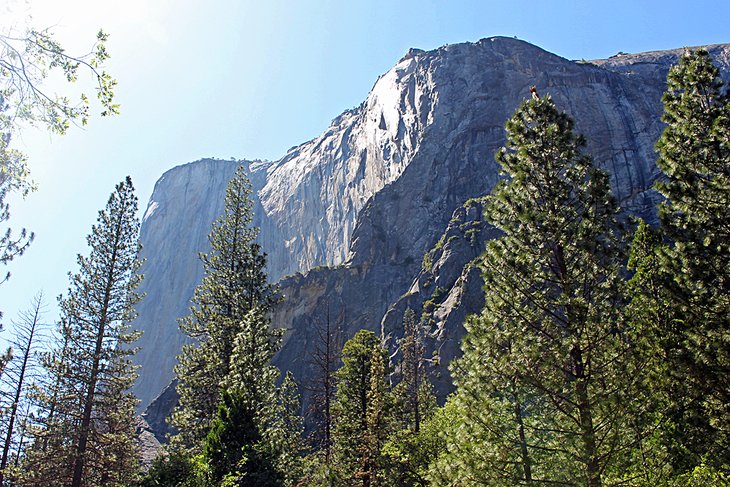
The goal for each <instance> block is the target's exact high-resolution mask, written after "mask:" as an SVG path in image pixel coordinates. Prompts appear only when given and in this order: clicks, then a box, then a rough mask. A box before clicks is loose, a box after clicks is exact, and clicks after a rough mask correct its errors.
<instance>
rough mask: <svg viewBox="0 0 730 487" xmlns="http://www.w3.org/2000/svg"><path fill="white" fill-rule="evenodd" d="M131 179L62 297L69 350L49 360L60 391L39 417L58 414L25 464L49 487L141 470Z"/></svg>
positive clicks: (95, 231) (120, 480) (111, 481)
mask: <svg viewBox="0 0 730 487" xmlns="http://www.w3.org/2000/svg"><path fill="white" fill-rule="evenodd" d="M136 213H137V198H136V196H135V195H134V188H133V186H132V181H131V179H130V178H129V177H127V179H126V180H125V181H123V182H121V183H119V184H118V185H117V187H116V189H115V191H114V192H113V193H112V194H111V196H110V198H109V201H108V202H107V205H106V208H105V209H104V210H102V211H101V212H99V218H98V220H97V224H96V225H94V226H93V227H92V232H91V234H90V235H89V236H88V237H87V243H88V245H89V247H90V253H89V256H88V257H83V256H79V257H78V262H79V267H80V270H79V273H78V274H74V275H71V276H70V280H71V284H70V288H69V290H68V293H67V296H66V297H64V298H62V299H60V301H59V306H60V308H61V314H62V317H61V327H60V332H61V333H63V334H64V335H65V336H64V337H63V340H64V342H65V343H66V344H67V346H66V349H67V350H68V352H70V353H67V352H65V351H64V352H63V353H62V354H61V355H62V356H63V361H56V360H53V361H50V362H49V363H48V365H49V370H48V373H49V375H50V376H51V378H52V380H51V381H50V383H53V384H55V385H56V386H57V390H52V391H48V394H46V395H45V396H42V397H45V398H46V399H48V400H49V402H47V403H45V404H40V410H39V414H40V415H42V416H49V415H51V414H52V415H53V416H54V419H53V420H51V421H47V422H45V424H44V426H45V428H47V430H41V431H38V432H36V433H35V434H34V444H33V450H34V451H33V453H32V454H31V455H30V458H29V460H30V461H31V462H35V463H34V464H31V463H28V464H27V468H28V469H29V470H30V469H34V470H33V471H29V474H30V476H31V478H32V479H33V480H34V481H35V482H39V483H41V484H43V485H61V484H63V485H71V486H73V487H79V486H81V485H125V484H127V483H129V481H130V480H131V479H132V478H133V477H134V476H135V475H136V472H137V452H136V443H135V441H134V407H135V404H136V399H135V398H134V397H133V396H132V395H131V394H130V393H129V392H127V391H128V390H129V388H130V387H131V386H132V384H133V383H134V381H135V379H136V373H135V368H134V366H133V364H132V362H131V360H130V356H131V355H132V354H133V353H134V351H135V350H134V349H133V348H131V347H130V344H131V343H132V342H133V341H134V340H135V339H136V338H137V337H138V334H137V333H132V332H130V331H129V322H130V321H131V320H132V318H133V317H134V308H133V306H134V304H135V303H136V302H137V301H138V300H139V295H138V294H136V293H135V288H136V287H137V285H138V283H139V281H140V279H141V276H139V275H138V274H137V269H138V268H139V261H138V260H137V253H138V250H139V245H138V243H137V235H138V232H139V220H138V219H137V216H136Z"/></svg>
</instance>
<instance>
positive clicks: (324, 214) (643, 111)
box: [135, 38, 730, 407]
mask: <svg viewBox="0 0 730 487" xmlns="http://www.w3.org/2000/svg"><path fill="white" fill-rule="evenodd" d="M710 51H711V53H712V54H713V57H714V59H715V60H716V61H717V62H718V64H720V66H721V69H722V70H723V73H724V74H727V73H728V72H730V70H729V69H728V67H729V66H730V46H728V45H719V46H711V48H710ZM679 54H681V51H679V50H677V51H664V52H658V53H646V54H635V55H622V56H618V57H614V58H611V59H609V60H603V61H594V62H591V63H577V62H573V61H569V60H566V59H563V58H561V57H558V56H555V55H553V54H550V53H548V52H546V51H544V50H542V49H540V48H538V47H535V46H532V45H530V44H527V43H525V42H522V41H518V40H515V39H509V38H490V39H483V40H481V41H479V42H476V43H465V44H455V45H449V46H445V47H442V48H440V49H437V50H434V51H429V52H423V51H418V50H411V51H409V53H408V54H407V55H406V56H405V57H404V58H403V59H402V60H401V61H400V62H399V63H398V64H397V65H396V66H395V67H393V68H392V69H391V70H390V71H388V72H387V73H386V74H384V75H382V76H381V77H380V78H379V79H378V81H377V82H376V83H375V86H374V87H373V90H372V91H371V93H370V95H369V96H368V98H367V100H365V102H363V104H362V105H360V106H359V107H357V108H355V109H353V110H350V111H347V112H345V113H343V114H342V115H341V116H339V117H338V118H336V119H335V120H334V121H333V122H332V124H331V125H330V127H329V128H328V129H327V130H326V131H325V133H324V134H323V135H321V136H320V137H318V138H317V139H314V140H312V141H309V142H307V143H305V144H302V145H301V146H298V147H295V148H293V149H291V150H290V151H289V153H288V154H287V155H286V156H284V157H283V158H282V159H281V160H279V161H276V162H262V161H257V162H245V161H243V164H244V165H245V166H246V167H247V168H248V171H249V175H250V177H251V179H252V183H253V186H254V189H255V191H256V193H257V197H256V201H255V203H256V205H255V208H256V212H257V217H256V222H255V223H256V224H257V225H258V226H259V227H260V228H261V235H260V238H259V240H260V242H261V243H262V245H263V246H264V249H265V250H266V252H267V253H268V254H269V272H270V277H271V278H272V280H278V279H279V278H281V277H282V276H283V275H284V274H291V273H293V272H305V274H303V275H302V274H299V273H297V274H295V275H293V276H290V277H286V278H284V279H282V280H281V282H280V285H281V290H282V294H284V296H285V300H284V301H283V302H282V303H281V305H280V306H279V308H278V309H277V310H276V312H275V314H274V317H273V318H274V324H275V325H276V326H282V327H285V328H287V329H289V330H290V331H289V332H288V333H287V335H286V337H285V341H284V346H283V348H282V350H281V352H280V353H279V354H278V355H277V357H276V363H277V365H279V366H280V367H281V368H282V370H287V369H288V370H292V371H293V372H294V373H295V375H296V376H297V378H298V379H300V380H304V381H305V382H306V378H307V376H309V375H311V373H312V370H311V366H310V364H309V359H308V357H309V356H311V352H312V350H313V349H314V347H315V346H316V336H317V333H316V332H315V330H314V329H313V326H314V324H316V323H322V322H323V321H324V320H325V313H326V310H327V309H328V308H329V313H330V315H331V316H341V317H343V320H344V329H343V332H344V338H345V339H347V338H349V337H351V336H352V335H354V333H355V331H356V330H358V329H360V328H368V329H371V330H375V331H381V329H382V330H383V331H384V332H385V333H386V334H392V335H393V336H397V335H398V333H399V331H398V329H399V322H400V319H401V317H402V312H403V311H404V310H405V308H406V307H408V306H410V307H414V308H419V307H420V306H422V305H423V303H424V302H425V301H427V300H429V299H430V298H431V296H432V293H433V289H431V290H428V289H425V287H424V283H425V281H424V280H423V279H425V277H424V276H425V274H424V272H423V270H422V269H421V267H422V266H421V264H422V261H423V255H424V253H425V252H426V251H428V250H429V249H431V248H432V247H434V245H435V244H436V242H437V241H438V240H439V237H440V236H441V235H442V234H443V233H444V231H445V229H446V234H447V240H448V239H449V238H450V237H449V236H454V237H457V238H454V239H451V241H450V242H445V245H444V246H443V247H442V249H441V253H440V254H439V255H438V259H437V262H434V263H433V264H434V265H433V267H432V269H430V270H428V273H430V277H429V278H430V279H431V280H432V281H433V282H436V281H439V282H442V283H443V285H441V284H438V285H437V286H436V287H442V288H443V289H444V291H443V292H442V293H445V294H442V297H443V299H444V301H443V302H439V304H440V305H441V306H439V307H438V309H436V310H433V311H434V313H432V314H433V316H432V319H433V322H434V327H435V328H434V329H435V330H437V331H438V335H439V336H440V337H441V341H440V342H439V343H438V344H437V345H434V346H439V347H441V352H440V356H441V358H442V360H441V364H442V366H443V364H444V363H445V362H446V360H445V359H448V358H451V357H453V356H455V355H456V354H457V353H458V344H459V340H458V338H459V337H460V336H461V328H460V326H461V322H462V321H463V317H464V316H466V314H468V313H471V312H475V311H477V310H478V309H479V306H481V304H480V303H481V301H480V299H479V291H480V290H481V284H479V276H478V271H476V270H474V269H466V270H464V265H465V264H466V263H467V262H469V261H470V260H471V259H472V258H473V256H476V255H477V254H478V252H479V251H480V250H481V248H483V247H482V246H483V241H484V239H485V238H492V236H493V234H492V233H490V231H488V230H487V229H486V228H485V227H484V226H483V224H482V223H480V219H479V218H478V216H479V215H478V213H480V211H477V210H475V209H474V208H475V207H474V206H472V207H467V206H465V207H462V206H461V205H462V204H463V203H464V202H465V201H466V200H468V199H469V198H473V197H478V196H481V195H483V194H485V193H486V192H488V191H489V190H490V189H491V188H492V186H493V185H494V183H495V182H496V181H497V179H498V177H499V176H498V169H497V164H496V162H494V152H495V150H497V149H498V148H499V147H500V146H501V145H503V143H504V139H505V131H504V124H505V121H506V120H507V118H508V117H509V116H510V115H511V114H512V113H513V112H514V110H515V109H516V108H517V106H518V105H519V103H520V101H522V100H523V99H525V98H526V97H527V96H529V87H530V86H532V85H535V86H536V87H537V90H538V92H539V93H540V95H541V96H546V95H550V96H552V97H553V99H554V100H555V101H556V104H557V105H558V107H559V108H560V109H562V110H565V111H566V112H568V113H569V114H570V115H571V116H572V117H573V118H574V119H575V120H576V130H577V131H578V132H581V133H583V134H584V135H585V136H586V138H587V139H588V145H587V147H586V152H587V153H589V154H591V155H592V156H593V158H594V161H595V162H596V163H597V164H598V165H599V166H601V167H603V168H604V169H606V170H607V171H608V172H609V173H610V174H611V183H612V186H613V189H614V192H615V195H616V197H617V198H618V199H619V201H620V202H621V204H622V205H623V206H624V207H625V208H627V209H628V210H629V211H630V212H631V213H633V214H639V215H642V216H645V217H647V218H649V219H650V220H651V219H653V213H652V209H653V207H654V205H655V203H656V202H657V200H658V197H657V195H656V194H655V193H654V192H653V191H652V190H651V189H650V188H651V185H652V183H653V181H654V179H655V178H656V177H657V175H658V172H657V169H656V167H655V164H654V161H655V154H654V150H653V147H654V143H655V141H656V140H657V138H658V137H659V134H660V133H661V130H662V125H661V123H660V121H659V117H660V114H661V102H660V99H661V94H662V92H663V90H664V79H665V77H666V71H667V69H668V67H669V65H670V64H671V63H673V62H676V59H677V56H678V55H679ZM239 163H240V162H239V161H214V160H205V161H198V162H196V163H192V164H188V165H185V166H180V167H177V168H174V169H172V170H170V171H168V172H167V173H165V175H164V176H163V177H162V179H161V180H160V181H159V182H158V183H157V185H156V187H155V190H154V193H153V195H152V198H151V201H150V204H149V206H148V210H147V214H146V215H145V219H144V221H143V224H142V234H141V240H142V244H143V246H144V250H143V256H144V257H145V258H146V259H147V260H146V262H145V264H144V268H143V272H144V273H145V280H144V281H143V289H142V290H143V291H145V292H147V298H145V300H143V301H142V302H141V303H140V305H139V306H138V311H139V318H138V320H137V322H136V324H137V327H138V328H139V329H142V330H144V331H145V335H144V337H143V338H142V340H141V341H140V343H139V344H140V346H142V347H143V348H142V350H141V352H140V353H139V354H138V356H137V358H136V360H137V362H138V363H139V364H141V365H142V369H141V371H140V374H141V377H140V381H139V382H138V384H137V386H136V389H135V392H136V393H137V394H138V396H139V397H140V398H141V399H142V406H143V407H144V406H146V405H147V404H149V402H150V401H151V400H152V399H153V398H154V397H155V396H156V395H157V394H159V393H160V392H161V391H162V389H163V388H164V386H165V385H166V384H168V383H169V381H170V379H171V378H172V367H173V365H174V363H175V355H176V354H177V352H178V351H179V349H180V346H181V345H182V343H183V337H182V336H181V335H180V333H179V331H178V328H177V323H176V321H175V320H176V318H177V317H179V316H182V315H184V314H186V313H187V307H188V305H189V298H190V296H191V295H192V290H193V289H194V287H195V285H196V284H197V283H198V282H199V280H200V277H201V266H200V264H199V262H198V261H197V258H196V254H197V252H198V251H205V250H206V249H207V234H208V232H209V229H210V224H211V222H212V221H213V219H214V218H215V217H216V216H217V215H218V214H219V213H220V211H221V209H222V204H223V195H224V191H225V185H226V182H227V180H228V179H229V178H230V176H231V175H232V174H233V171H234V170H235V168H236V167H237V165H238V164H239ZM459 208H461V209H459ZM460 211H461V213H459V212H460ZM455 212H456V213H455ZM452 219H455V220H456V221H459V220H460V219H461V220H463V222H462V223H459V224H458V225H457V227H454V223H453V222H452V225H451V226H450V227H449V222H450V221H451V220H452ZM467 223H469V224H470V225H474V226H479V229H480V232H479V238H478V239H477V241H476V242H477V244H476V245H477V246H476V247H475V246H474V244H473V243H471V242H472V237H473V236H474V233H472V234H470V235H469V236H467V235H466V234H464V233H463V232H462V234H461V235H457V233H458V232H460V231H462V230H461V229H460V228H459V225H465V224H467ZM464 228H466V227H464ZM449 232H451V233H449ZM467 241H468V242H469V243H466V242H467ZM432 257H433V258H436V255H435V254H434V256H432ZM320 265H327V266H331V268H316V269H313V267H315V266H320ZM434 272H435V274H434ZM457 280H458V281H459V286H460V288H459V289H462V290H461V291H459V290H458V289H457V287H458V286H457V287H455V286H456V283H457ZM455 293H461V294H460V295H458V296H457V294H455ZM404 294H407V295H406V296H405V297H403V298H401V297H402V296H403V295H404ZM439 299H441V297H439ZM391 306H393V309H392V310H391V311H390V312H388V310H389V308H390V307H391ZM472 308H473V309H472ZM417 311H418V309H417ZM442 377H445V378H444V379H443V380H442V381H441V382H440V385H439V391H440V392H441V393H445V392H446V391H447V390H448V380H447V378H446V377H447V376H445V375H442Z"/></svg>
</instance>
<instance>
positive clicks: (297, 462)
mask: <svg viewBox="0 0 730 487" xmlns="http://www.w3.org/2000/svg"><path fill="white" fill-rule="evenodd" d="M276 396H277V403H276V410H275V414H274V418H273V421H272V423H271V425H270V427H269V433H268V435H267V436H268V437H269V442H270V443H271V445H272V446H273V448H274V452H275V454H276V468H277V470H278V471H279V472H281V474H282V476H283V478H284V485H287V486H295V485H299V484H298V482H299V480H300V479H301V478H302V476H303V464H302V460H303V452H304V440H303V435H304V421H303V418H302V415H301V409H302V404H301V400H300V395H299V386H298V385H297V383H296V380H294V375H293V374H292V373H291V372H290V371H287V373H286V374H285V375H284V380H283V381H282V383H281V386H279V388H278V390H277V394H276Z"/></svg>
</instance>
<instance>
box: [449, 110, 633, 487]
mask: <svg viewBox="0 0 730 487" xmlns="http://www.w3.org/2000/svg"><path fill="white" fill-rule="evenodd" d="M572 130H573V122H572V120H571V119H570V118H569V117H568V116H567V115H565V114H563V113H560V112H559V111H558V110H557V108H556V107H555V104H554V103H553V101H552V99H551V98H550V97H543V98H542V99H540V98H535V99H533V100H530V101H527V102H523V103H522V104H521V105H520V107H519V108H518V110H517V112H516V113H515V114H514V116H513V117H512V118H511V119H510V120H509V121H508V122H507V146H506V147H505V148H504V149H502V150H501V151H500V152H499V153H498V155H497V160H498V162H499V164H500V165H501V167H502V170H503V172H504V174H505V175H506V176H507V179H506V180H504V181H502V182H501V183H499V184H498V185H497V186H496V187H495V189H494V190H493V192H492V195H491V196H490V198H489V200H488V204H487V208H486V211H485V215H486V217H487V219H488V220H489V221H490V222H491V223H492V224H493V225H495V226H496V227H497V228H499V229H501V230H502V231H503V232H504V236H503V237H501V238H499V239H497V240H494V241H492V242H490V243H489V245H488V247H487V250H486V252H485V254H484V256H483V259H482V264H481V265H482V268H483V276H484V280H485V286H484V289H485V307H484V310H483V312H482V314H481V315H480V316H479V317H477V318H474V319H472V320H470V321H469V322H468V324H467V335H466V337H465V339H464V343H463V351H464V355H463V358H461V359H459V360H458V361H456V362H455V363H454V364H453V365H452V367H451V370H452V373H453V376H454V382H455V384H456V385H457V393H456V395H455V396H453V398H452V399H451V400H450V402H451V403H453V405H452V406H451V407H453V408H454V410H456V411H457V414H458V415H459V416H460V417H461V419H460V420H459V421H460V422H461V423H460V424H463V425H464V427H460V428H458V429H455V430H451V431H449V432H448V435H447V441H448V443H449V445H448V451H449V453H448V454H447V455H446V456H445V458H444V459H443V460H442V461H441V464H442V465H443V464H444V462H447V463H451V464H453V465H456V467H455V468H453V469H452V470H451V471H450V472H448V471H447V472H445V473H443V476H442V479H443V478H444V477H445V478H446V480H448V481H450V482H453V483H452V485H468V484H470V483H481V484H485V485H520V484H527V483H532V482H537V483H540V482H557V483H571V484H573V485H586V486H590V487H593V486H599V485H602V483H603V481H604V480H607V479H611V480H615V479H621V476H622V475H624V472H623V467H624V465H623V464H622V461H623V459H624V454H625V452H626V451H628V450H629V449H630V448H632V447H633V445H634V442H635V438H634V437H633V436H632V435H627V434H624V433H625V431H626V427H627V426H626V425H627V423H628V422H629V420H630V419H631V414H630V411H629V410H628V409H627V405H628V404H630V403H631V401H633V400H636V395H637V394H639V384H638V379H637V375H639V374H638V371H637V367H638V365H637V364H636V362H635V360H634V358H633V357H634V351H633V349H632V345H631V343H630V340H628V337H627V333H626V329H625V324H624V323H625V320H624V319H623V316H622V306H623V301H624V289H623V287H624V284H623V279H622V262H623V260H624V243H623V240H624V235H623V231H622V227H621V225H620V224H619V223H618V222H617V206H616V203H615V202H614V200H613V198H612V197H611V194H610V189H609V184H608V176H607V175H606V174H605V173H604V172H603V171H600V170H598V169H597V168H595V167H594V166H593V165H592V164H591V161H590V159H589V158H588V157H586V156H584V155H582V154H581V147H582V146H583V145H584V140H583V139H582V137H579V136H576V135H574V134H573V131H572ZM457 424H459V422H457ZM442 481H443V480H442Z"/></svg>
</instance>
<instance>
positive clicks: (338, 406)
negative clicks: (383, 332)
mask: <svg viewBox="0 0 730 487" xmlns="http://www.w3.org/2000/svg"><path fill="white" fill-rule="evenodd" d="M387 359H388V352H387V350H386V349H385V348H384V347H383V346H382V345H381V342H380V339H379V338H378V337H377V336H376V335H375V334H374V333H373V332H371V331H368V330H360V331H358V332H357V333H356V334H355V336H354V337H353V338H352V339H350V340H348V341H347V343H345V346H344V347H343V349H342V367H340V369H339V370H338V371H337V372H336V374H335V378H336V384H337V393H336V396H335V404H334V405H333V420H334V430H333V432H332V440H333V457H334V461H333V468H334V469H335V470H336V477H337V479H338V480H337V482H338V483H337V485H363V486H370V485H378V474H379V467H380V463H379V462H380V458H379V451H378V448H379V446H380V445H381V442H382V441H383V439H384V437H385V435H386V434H387V421H388V412H387V409H388V407H389V401H390V399H389V398H388V397H387V396H388V391H387V382H386V378H387Z"/></svg>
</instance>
